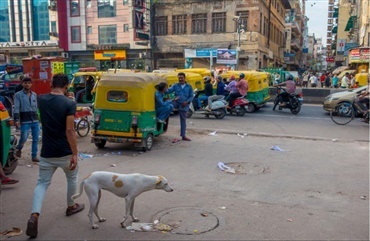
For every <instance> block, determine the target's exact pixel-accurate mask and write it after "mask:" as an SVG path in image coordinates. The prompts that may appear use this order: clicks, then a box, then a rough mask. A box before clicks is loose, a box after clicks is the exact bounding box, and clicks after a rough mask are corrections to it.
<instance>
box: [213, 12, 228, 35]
mask: <svg viewBox="0 0 370 241" xmlns="http://www.w3.org/2000/svg"><path fill="white" fill-rule="evenodd" d="M224 32H226V13H212V33H224Z"/></svg>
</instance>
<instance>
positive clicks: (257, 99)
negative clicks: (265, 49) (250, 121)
mask: <svg viewBox="0 0 370 241" xmlns="http://www.w3.org/2000/svg"><path fill="white" fill-rule="evenodd" d="M241 73H243V74H244V75H245V77H244V79H245V80H246V81H247V82H248V93H247V96H246V98H247V100H248V101H249V104H248V107H247V108H246V110H247V112H248V113H252V112H254V111H256V110H258V109H259V108H260V107H262V106H263V105H265V104H266V102H267V101H268V100H269V99H270V94H269V78H270V74H269V73H267V72H258V71H247V70H246V71H236V70H230V71H227V72H225V73H222V74H220V76H221V77H222V78H224V79H229V78H230V77H231V76H232V75H234V77H235V79H237V80H239V75H240V74H241Z"/></svg>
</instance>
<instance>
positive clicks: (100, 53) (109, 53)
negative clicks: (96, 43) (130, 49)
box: [94, 50, 126, 60]
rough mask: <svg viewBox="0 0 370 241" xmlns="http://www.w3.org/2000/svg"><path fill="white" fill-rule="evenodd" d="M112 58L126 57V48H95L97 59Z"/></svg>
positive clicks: (95, 57)
mask: <svg viewBox="0 0 370 241" xmlns="http://www.w3.org/2000/svg"><path fill="white" fill-rule="evenodd" d="M112 58H124V59H126V50H95V51H94V59H95V60H111V59H112Z"/></svg>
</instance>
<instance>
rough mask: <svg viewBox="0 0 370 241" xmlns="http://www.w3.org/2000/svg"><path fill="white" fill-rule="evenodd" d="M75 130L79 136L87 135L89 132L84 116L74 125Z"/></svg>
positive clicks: (88, 125)
mask: <svg viewBox="0 0 370 241" xmlns="http://www.w3.org/2000/svg"><path fill="white" fill-rule="evenodd" d="M76 131H77V134H78V135H79V136H80V137H85V136H87V135H88V134H89V132H90V123H89V121H88V120H87V119H86V118H82V119H81V120H79V121H78V123H77V126H76Z"/></svg>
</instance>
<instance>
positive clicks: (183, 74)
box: [177, 72, 185, 78]
mask: <svg viewBox="0 0 370 241" xmlns="http://www.w3.org/2000/svg"><path fill="white" fill-rule="evenodd" d="M179 76H184V78H185V73H184V72H180V73H178V74H177V77H179Z"/></svg>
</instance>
